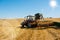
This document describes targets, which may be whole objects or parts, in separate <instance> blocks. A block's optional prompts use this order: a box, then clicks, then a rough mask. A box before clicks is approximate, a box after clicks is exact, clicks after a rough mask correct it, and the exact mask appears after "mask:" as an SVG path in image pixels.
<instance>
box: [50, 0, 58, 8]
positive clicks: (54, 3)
mask: <svg viewBox="0 0 60 40" xmlns="http://www.w3.org/2000/svg"><path fill="white" fill-rule="evenodd" d="M50 6H51V7H52V8H55V7H56V6H57V2H56V1H55V0H52V1H50Z"/></svg>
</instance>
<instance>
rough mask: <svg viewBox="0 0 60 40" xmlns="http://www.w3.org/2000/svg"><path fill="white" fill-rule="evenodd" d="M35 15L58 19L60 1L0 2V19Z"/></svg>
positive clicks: (19, 0) (1, 0)
mask: <svg viewBox="0 0 60 40" xmlns="http://www.w3.org/2000/svg"><path fill="white" fill-rule="evenodd" d="M36 13H42V14H43V16H44V17H60V0H0V18H23V17H25V16H27V15H34V14H36Z"/></svg>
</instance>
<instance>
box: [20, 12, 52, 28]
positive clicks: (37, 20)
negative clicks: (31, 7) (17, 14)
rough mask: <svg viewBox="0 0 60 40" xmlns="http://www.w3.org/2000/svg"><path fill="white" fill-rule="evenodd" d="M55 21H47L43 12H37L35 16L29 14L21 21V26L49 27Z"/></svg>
mask: <svg viewBox="0 0 60 40" xmlns="http://www.w3.org/2000/svg"><path fill="white" fill-rule="evenodd" d="M52 24H53V23H52V22H51V21H45V20H44V17H43V15H42V14H41V13H36V14H35V15H34V16H32V15H28V16H26V17H25V20H24V21H23V22H22V23H21V25H22V26H21V28H25V27H27V28H34V27H43V26H45V27H48V26H51V25H52Z"/></svg>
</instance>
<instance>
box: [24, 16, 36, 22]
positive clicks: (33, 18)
mask: <svg viewBox="0 0 60 40" xmlns="http://www.w3.org/2000/svg"><path fill="white" fill-rule="evenodd" d="M25 19H26V20H31V21H33V20H35V17H34V16H31V15H28V16H26V17H25Z"/></svg>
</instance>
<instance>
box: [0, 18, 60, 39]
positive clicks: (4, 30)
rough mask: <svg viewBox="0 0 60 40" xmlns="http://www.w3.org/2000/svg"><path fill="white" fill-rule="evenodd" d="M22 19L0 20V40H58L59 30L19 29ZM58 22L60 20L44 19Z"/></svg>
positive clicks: (59, 36) (59, 37)
mask: <svg viewBox="0 0 60 40" xmlns="http://www.w3.org/2000/svg"><path fill="white" fill-rule="evenodd" d="M23 20H24V19H22V18H20V19H0V40H60V29H54V28H46V29H44V28H40V29H37V28H20V23H21V22H22V21H23ZM45 20H51V21H56V22H60V18H52V19H49V18H48V19H45Z"/></svg>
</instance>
